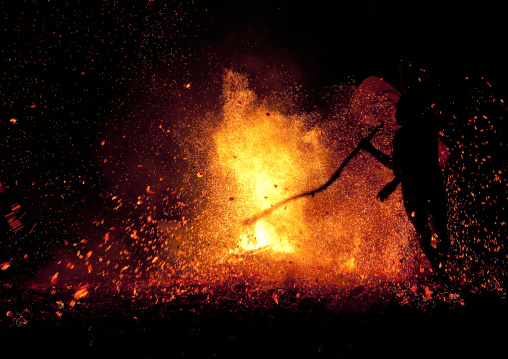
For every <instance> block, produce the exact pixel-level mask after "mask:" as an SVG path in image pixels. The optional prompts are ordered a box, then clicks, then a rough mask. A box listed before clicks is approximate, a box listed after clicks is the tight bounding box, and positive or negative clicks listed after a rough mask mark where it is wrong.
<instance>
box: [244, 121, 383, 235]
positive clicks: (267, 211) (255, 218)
mask: <svg viewBox="0 0 508 359" xmlns="http://www.w3.org/2000/svg"><path fill="white" fill-rule="evenodd" d="M381 128H383V124H381V125H379V126H377V127H376V128H374V129H373V130H372V131H371V132H370V133H369V134H368V135H367V137H365V138H364V139H365V140H370V139H371V138H372V137H374V135H375V134H376V133H377V132H378V131H379V130H380V129H381ZM360 149H361V141H360V142H359V143H358V145H356V147H355V148H354V150H353V151H351V153H350V154H349V155H348V156H347V157H346V159H345V160H344V161H343V162H342V164H341V165H340V167H339V168H338V169H337V171H335V173H334V174H333V175H332V177H330V179H329V180H328V181H327V182H326V183H325V184H324V185H322V186H321V187H318V188H316V189H315V190H312V191H310V192H304V193H301V194H299V195H296V196H293V197H289V198H286V199H285V200H282V201H280V202H278V203H276V204H274V205H273V206H271V207H270V208H267V209H265V210H264V211H262V212H260V213H258V214H256V215H255V216H252V217H250V218H247V219H245V220H244V221H243V224H244V225H246V226H249V225H251V224H254V223H256V222H257V221H258V220H260V219H261V218H263V217H266V216H268V215H269V214H271V213H272V212H273V211H275V210H276V209H277V208H280V207H282V206H283V205H285V204H287V203H289V202H291V201H294V200H295V199H298V198H302V197H306V196H312V197H314V195H315V194H316V193H318V192H321V191H324V190H325V189H327V188H328V187H329V186H330V185H331V184H332V183H333V182H335V181H336V180H337V178H339V177H340V175H341V173H342V170H343V169H344V167H346V165H347V164H348V163H349V161H351V159H352V158H353V157H354V156H355V155H356V154H357V153H358V151H360Z"/></svg>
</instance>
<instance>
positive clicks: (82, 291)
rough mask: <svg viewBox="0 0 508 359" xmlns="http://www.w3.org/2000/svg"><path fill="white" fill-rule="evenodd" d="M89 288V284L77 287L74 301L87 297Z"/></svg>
mask: <svg viewBox="0 0 508 359" xmlns="http://www.w3.org/2000/svg"><path fill="white" fill-rule="evenodd" d="M89 288H90V285H89V284H83V285H81V286H79V287H78V289H77V290H76V292H75V293H74V299H75V300H80V299H82V298H84V297H86V296H87V295H88V289H89Z"/></svg>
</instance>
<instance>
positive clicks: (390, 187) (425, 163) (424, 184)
mask: <svg viewBox="0 0 508 359" xmlns="http://www.w3.org/2000/svg"><path fill="white" fill-rule="evenodd" d="M427 98H428V97H427V96H426V95H425V93H422V92H420V91H414V90H413V91H411V92H409V93H405V94H403V95H402V96H401V98H400V100H399V101H398V103H397V113H396V117H397V124H398V125H399V126H402V127H401V128H399V129H398V130H397V131H396V133H395V138H394V140H393V158H392V161H390V160H389V156H387V155H385V154H383V153H382V152H380V151H378V150H377V149H375V148H374V147H373V146H372V145H371V144H370V142H368V141H363V143H362V148H363V149H365V150H366V151H368V152H370V153H372V154H373V155H374V156H375V157H376V158H377V159H379V160H380V161H381V163H383V164H384V165H385V166H387V167H390V168H393V173H394V175H395V178H394V179H393V180H392V181H391V182H389V183H388V184H387V185H386V186H385V187H384V188H383V189H382V190H381V191H380V192H379V193H378V196H377V197H378V198H379V199H380V200H381V201H384V200H385V199H387V198H388V196H389V195H390V194H391V193H392V192H393V191H395V189H396V188H397V186H398V185H399V183H400V184H401V189H402V195H403V199H404V207H405V210H406V213H407V215H408V217H409V219H410V220H411V222H412V223H413V226H414V228H415V230H416V231H417V233H418V235H419V238H420V244H421V248H422V250H423V252H424V253H425V255H426V257H427V259H428V260H429V262H430V263H431V265H432V267H433V268H434V271H435V272H436V273H438V274H440V275H441V276H443V278H445V279H448V276H447V275H446V273H445V271H444V265H445V263H444V260H445V257H446V256H445V255H444V254H445V253H448V250H449V246H450V240H449V236H448V231H447V223H448V217H447V213H446V212H447V210H446V208H447V207H446V189H445V185H444V182H443V175H442V173H441V169H440V167H439V152H438V139H439V128H438V123H437V116H435V115H433V114H432V113H429V112H431V108H430V106H428V105H427V103H426V102H425V100H426V99H427ZM429 105H431V104H429ZM433 234H435V237H437V238H435V239H436V240H435V241H433V240H432V237H433Z"/></svg>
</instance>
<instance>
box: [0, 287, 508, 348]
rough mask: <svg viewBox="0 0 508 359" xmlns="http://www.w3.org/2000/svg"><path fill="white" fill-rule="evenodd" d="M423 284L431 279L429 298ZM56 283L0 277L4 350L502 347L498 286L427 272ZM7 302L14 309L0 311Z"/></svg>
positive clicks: (502, 304) (503, 312) (504, 311)
mask: <svg viewBox="0 0 508 359" xmlns="http://www.w3.org/2000/svg"><path fill="white" fill-rule="evenodd" d="M425 287H426V288H432V289H433V293H432V294H431V296H430V297H428V298H427V299H425V298H424V296H425ZM51 290H52V289H51V288H49V287H47V288H42V287H32V288H28V289H26V290H23V291H21V292H20V291H18V290H16V289H14V288H7V287H6V286H5V285H4V286H3V288H2V291H3V300H2V318H1V321H0V338H1V339H0V340H1V344H2V352H3V354H2V357H3V358H44V357H54V358H85V357H92V358H102V357H111V356H114V357H120V358H158V357H167V358H173V357H177V358H180V357H182V358H185V357H188V358H215V357H217V358H240V357H241V358H265V357H269V358H275V357H277V358H289V357H303V358H313V357H325V358H326V357H347V358H349V357H358V358H364V357H370V356H375V357H380V358H385V357H390V358H392V357H396V358H399V357H401V358H402V357H411V358H424V357H435V358H447V357H452V358H458V357H504V356H506V354H507V353H508V343H507V342H506V340H505V339H506V333H507V331H506V330H507V328H506V326H507V324H506V319H508V316H507V315H508V308H507V306H506V298H505V297H506V295H505V294H504V293H501V292H483V293H482V292H479V291H477V289H472V288H469V289H465V288H462V289H461V290H460V291H461V292H462V293H461V294H459V290H458V288H453V291H451V290H450V289H443V288H441V289H439V288H438V287H437V285H436V284H433V283H432V282H430V281H429V282H422V283H420V285H418V288H417V289H415V288H413V289H410V288H409V285H408V284H398V285H396V284H393V283H392V284H390V283H384V284H383V283H378V284H377V285H376V286H372V287H364V286H358V287H355V288H352V289H349V290H344V289H337V288H334V289H330V288H328V289H323V288H310V287H306V288H303V286H302V289H280V288H279V289H269V290H260V291H257V290H253V289H252V288H249V287H246V286H245V285H239V286H236V287H228V288H226V287H215V288H213V289H211V288H205V287H186V288H185V287H178V288H177V287H166V288H164V289H162V288H161V287H145V288H141V289H140V287H139V284H138V291H137V292H136V294H135V295H134V294H133V287H132V286H126V285H124V286H123V287H122V289H121V290H115V289H114V288H112V287H111V286H110V288H107V287H106V286H104V285H102V286H96V287H94V288H92V289H91V291H90V294H89V296H88V297H86V298H84V299H81V300H80V301H78V303H77V304H75V305H74V307H72V308H71V307H70V306H69V305H68V302H67V300H66V299H64V298H67V299H68V298H71V297H72V293H73V292H72V291H70V290H65V289H60V290H58V292H57V293H56V294H51ZM177 292H179V293H180V294H177V295H175V293H177ZM472 292H476V293H475V294H473V293H472ZM274 298H276V299H277V302H276V301H275V300H274ZM403 298H405V300H404V299H403ZM444 298H446V300H445V299H444ZM60 300H62V301H63V302H65V303H64V304H62V303H60V305H63V307H62V306H60V307H59V304H58V303H57V302H59V301H60ZM6 309H7V310H10V311H11V312H12V314H11V315H12V316H11V317H7V316H5V311H6ZM57 311H58V312H60V313H61V314H60V316H59V315H57V314H56V312H57ZM7 353H9V354H8V355H5V354H7Z"/></svg>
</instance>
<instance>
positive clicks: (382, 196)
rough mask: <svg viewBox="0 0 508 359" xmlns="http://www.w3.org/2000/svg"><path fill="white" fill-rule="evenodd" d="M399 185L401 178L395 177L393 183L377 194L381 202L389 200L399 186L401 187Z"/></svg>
mask: <svg viewBox="0 0 508 359" xmlns="http://www.w3.org/2000/svg"><path fill="white" fill-rule="evenodd" d="M399 183H400V177H395V178H394V179H393V180H392V181H391V182H389V183H388V184H386V185H385V186H384V187H383V189H381V191H379V193H378V194H377V198H378V199H379V200H380V201H384V200H385V199H387V198H388V197H389V196H390V195H391V194H392V193H393V191H395V190H396V189H397V186H398V185H399Z"/></svg>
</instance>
